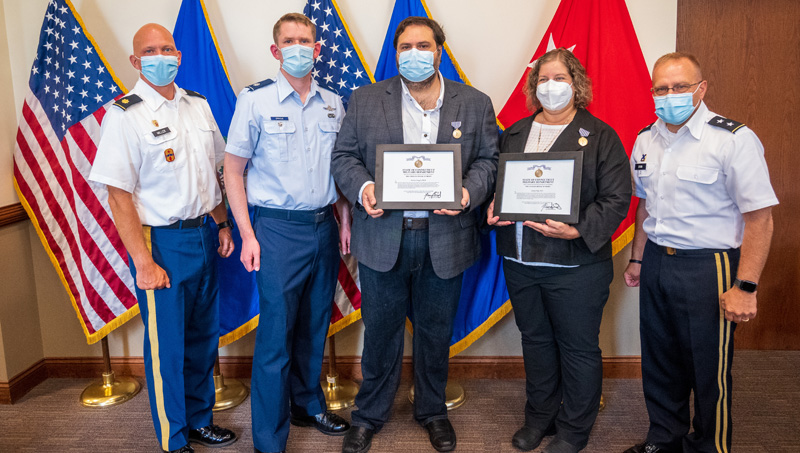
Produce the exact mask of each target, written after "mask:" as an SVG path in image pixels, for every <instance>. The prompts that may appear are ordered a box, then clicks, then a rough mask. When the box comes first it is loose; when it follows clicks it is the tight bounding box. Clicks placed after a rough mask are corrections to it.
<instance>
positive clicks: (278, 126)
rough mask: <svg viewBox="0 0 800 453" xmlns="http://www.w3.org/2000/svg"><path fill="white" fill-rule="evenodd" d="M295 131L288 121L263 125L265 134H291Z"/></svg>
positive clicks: (292, 124)
mask: <svg viewBox="0 0 800 453" xmlns="http://www.w3.org/2000/svg"><path fill="white" fill-rule="evenodd" d="M294 131H295V126H294V123H291V122H289V121H282V122H275V121H270V122H266V123H264V132H266V133H267V134H293V133H294Z"/></svg>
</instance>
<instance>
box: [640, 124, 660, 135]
mask: <svg viewBox="0 0 800 453" xmlns="http://www.w3.org/2000/svg"><path fill="white" fill-rule="evenodd" d="M654 124H656V123H655V122H652V123H650V124H648V125H647V126H645V127H643V128H642V130H640V131H639V133H638V134H636V135H642V134H643V133H645V132H647V131H649V130H650V128H651V127H653V125H654Z"/></svg>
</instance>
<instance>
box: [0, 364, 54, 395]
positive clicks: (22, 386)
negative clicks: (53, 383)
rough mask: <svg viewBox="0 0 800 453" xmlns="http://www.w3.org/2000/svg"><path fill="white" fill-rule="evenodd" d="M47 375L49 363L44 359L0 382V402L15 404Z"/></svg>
mask: <svg viewBox="0 0 800 453" xmlns="http://www.w3.org/2000/svg"><path fill="white" fill-rule="evenodd" d="M47 377H48V376H47V363H46V361H45V360H44V359H42V360H40V361H38V362H36V363H34V364H33V365H31V366H30V367H29V368H28V369H27V370H25V371H23V372H22V373H20V374H18V375H16V376H14V377H13V378H12V379H11V380H10V381H8V382H0V404H14V403H15V402H17V401H19V399H20V398H22V397H23V396H25V394H26V393H28V392H30V391H31V389H33V388H34V387H36V386H37V385H39V384H41V383H42V382H44V381H45V379H47Z"/></svg>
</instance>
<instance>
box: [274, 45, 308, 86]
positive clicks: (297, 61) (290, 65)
mask: <svg viewBox="0 0 800 453" xmlns="http://www.w3.org/2000/svg"><path fill="white" fill-rule="evenodd" d="M281 54H282V55H283V65H282V66H281V67H282V68H283V69H284V70H285V71H286V72H287V73H289V75H290V76H292V77H297V78H298V79H299V78H301V77H305V76H306V75H307V74H308V73H309V72H311V68H313V67H314V48H313V47H308V46H304V45H302V44H295V45H293V46H288V47H284V48H283V49H281Z"/></svg>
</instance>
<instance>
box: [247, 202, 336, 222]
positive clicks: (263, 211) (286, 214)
mask: <svg viewBox="0 0 800 453" xmlns="http://www.w3.org/2000/svg"><path fill="white" fill-rule="evenodd" d="M255 212H256V217H269V218H270V219H280V220H291V221H294V222H301V223H320V222H324V221H325V220H327V219H328V218H329V217H330V216H331V215H332V214H333V208H331V205H328V206H325V207H324V208H319V209H313V210H292V209H275V208H265V207H263V206H256V207H255Z"/></svg>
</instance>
